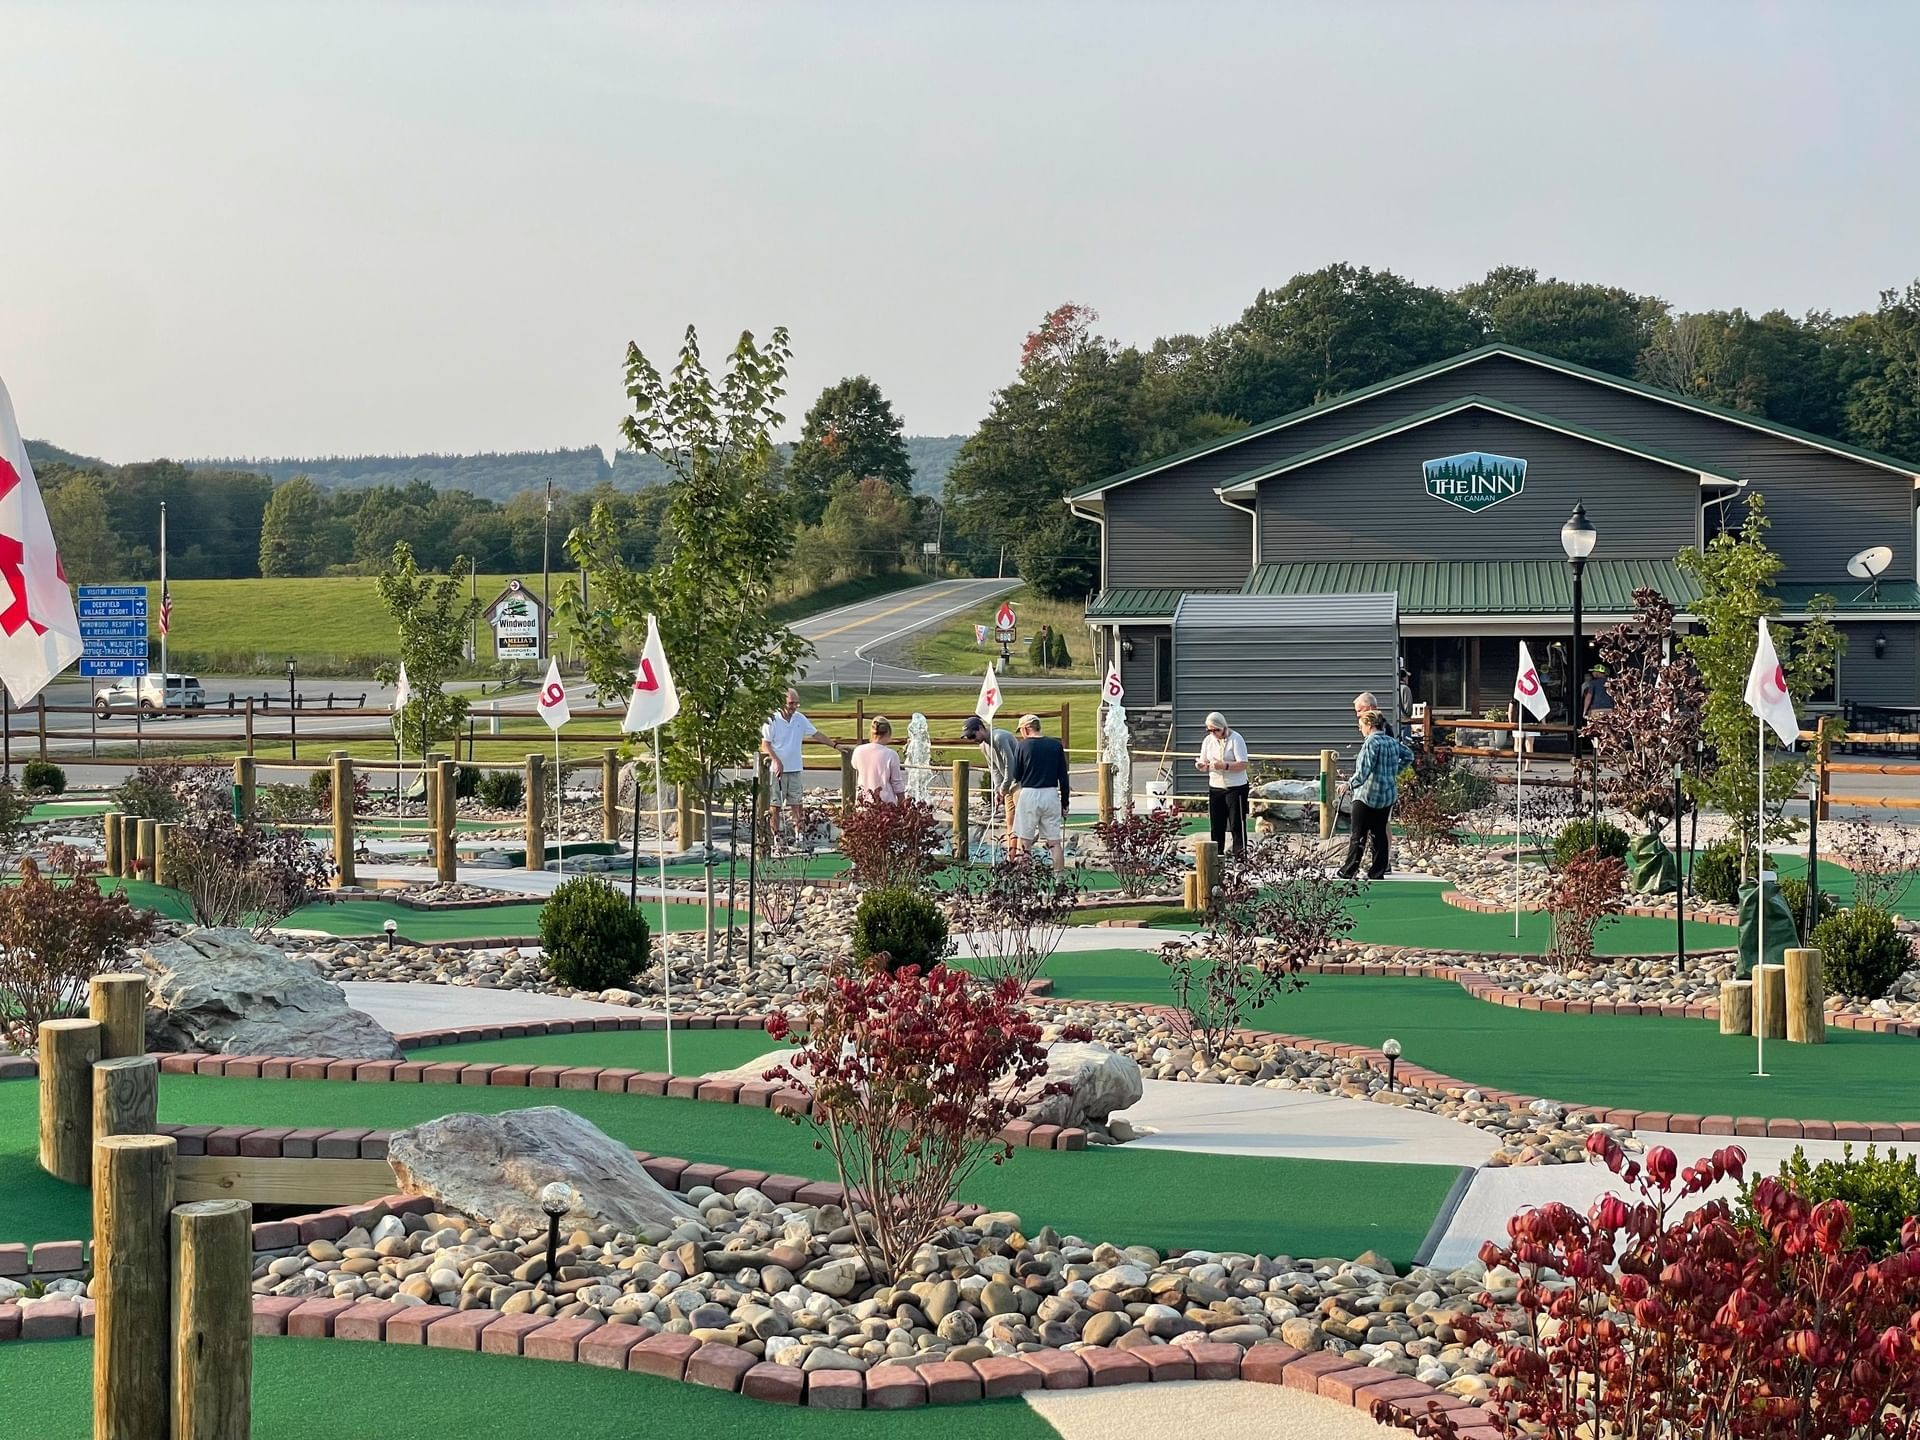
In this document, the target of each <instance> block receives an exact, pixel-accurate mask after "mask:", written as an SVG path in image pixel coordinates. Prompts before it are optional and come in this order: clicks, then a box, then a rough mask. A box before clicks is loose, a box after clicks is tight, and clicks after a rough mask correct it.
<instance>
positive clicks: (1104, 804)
mask: <svg viewBox="0 0 1920 1440" xmlns="http://www.w3.org/2000/svg"><path fill="white" fill-rule="evenodd" d="M1093 793H1094V812H1095V813H1096V814H1097V815H1098V816H1099V817H1100V823H1101V824H1102V825H1104V824H1106V823H1107V822H1108V821H1110V820H1112V819H1113V766H1111V765H1109V764H1108V763H1107V761H1106V759H1105V758H1104V757H1103V758H1101V759H1098V760H1096V761H1094V764H1093Z"/></svg>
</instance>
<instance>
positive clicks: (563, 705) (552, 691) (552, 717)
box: [540, 659, 573, 730]
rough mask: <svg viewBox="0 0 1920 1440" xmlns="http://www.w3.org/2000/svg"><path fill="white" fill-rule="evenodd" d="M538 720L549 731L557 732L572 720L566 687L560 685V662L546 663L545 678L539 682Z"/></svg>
mask: <svg viewBox="0 0 1920 1440" xmlns="http://www.w3.org/2000/svg"><path fill="white" fill-rule="evenodd" d="M540 718H541V719H542V720H544V721H546V722H547V728H548V729H549V730H558V729H559V728H560V727H561V726H562V725H564V724H566V723H567V721H569V720H571V719H572V718H573V711H572V710H571V709H570V708H569V707H568V705H567V687H566V686H565V685H562V684H561V683H560V662H559V661H558V660H555V659H549V660H548V661H547V678H546V679H545V680H542V681H541V682H540Z"/></svg>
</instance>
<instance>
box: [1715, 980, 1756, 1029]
mask: <svg viewBox="0 0 1920 1440" xmlns="http://www.w3.org/2000/svg"><path fill="white" fill-rule="evenodd" d="M1720 1033H1721V1034H1722V1035H1751V1034H1752V1033H1753V982H1752V981H1751V980H1722V981H1721V982H1720Z"/></svg>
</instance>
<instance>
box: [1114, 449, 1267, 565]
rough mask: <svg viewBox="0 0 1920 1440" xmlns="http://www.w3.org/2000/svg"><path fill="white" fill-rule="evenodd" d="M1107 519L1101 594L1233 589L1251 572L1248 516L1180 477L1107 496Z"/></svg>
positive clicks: (1179, 474) (1173, 475) (1136, 484)
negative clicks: (1133, 590)
mask: <svg viewBox="0 0 1920 1440" xmlns="http://www.w3.org/2000/svg"><path fill="white" fill-rule="evenodd" d="M1106 517H1107V521H1106V524H1107V572H1106V574H1105V576H1103V577H1102V583H1103V585H1104V586H1105V587H1106V588H1109V589H1115V588H1120V589H1124V588H1126V587H1128V586H1141V587H1147V586H1154V585H1198V586H1206V585H1213V586H1220V585H1238V584H1239V583H1240V582H1241V581H1243V580H1245V579H1246V578H1247V571H1248V570H1249V569H1251V568H1252V566H1253V516H1251V515H1249V514H1248V513H1247V512H1246V511H1245V510H1241V509H1237V508H1235V507H1234V506H1231V505H1223V504H1222V503H1221V502H1220V497H1219V496H1217V495H1215V494H1214V493H1213V486H1212V485H1211V484H1202V483H1199V482H1197V481H1195V480H1194V479H1193V478H1192V477H1191V476H1189V475H1187V474H1185V473H1184V472H1182V471H1179V470H1173V471H1168V472H1167V473H1166V474H1165V475H1155V476H1152V477H1150V478H1148V479H1145V480H1136V481H1135V482H1134V483H1133V484H1131V485H1122V486H1121V487H1120V488H1119V489H1117V490H1109V491H1108V492H1107V495H1106Z"/></svg>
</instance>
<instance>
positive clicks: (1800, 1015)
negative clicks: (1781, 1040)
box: [1786, 950, 1827, 1045]
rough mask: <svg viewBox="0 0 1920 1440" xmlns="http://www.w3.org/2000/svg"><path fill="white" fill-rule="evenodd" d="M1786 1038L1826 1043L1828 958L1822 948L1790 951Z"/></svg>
mask: <svg viewBox="0 0 1920 1440" xmlns="http://www.w3.org/2000/svg"><path fill="white" fill-rule="evenodd" d="M1786 960H1787V966H1786V971H1787V1007H1786V1008H1787V1039H1789V1040H1791V1041H1793V1042H1794V1043H1795V1044H1797V1045H1824V1044H1826V1043H1827V978H1826V967H1827V957H1826V953H1825V952H1824V951H1820V950H1789V951H1787V955H1786Z"/></svg>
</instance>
